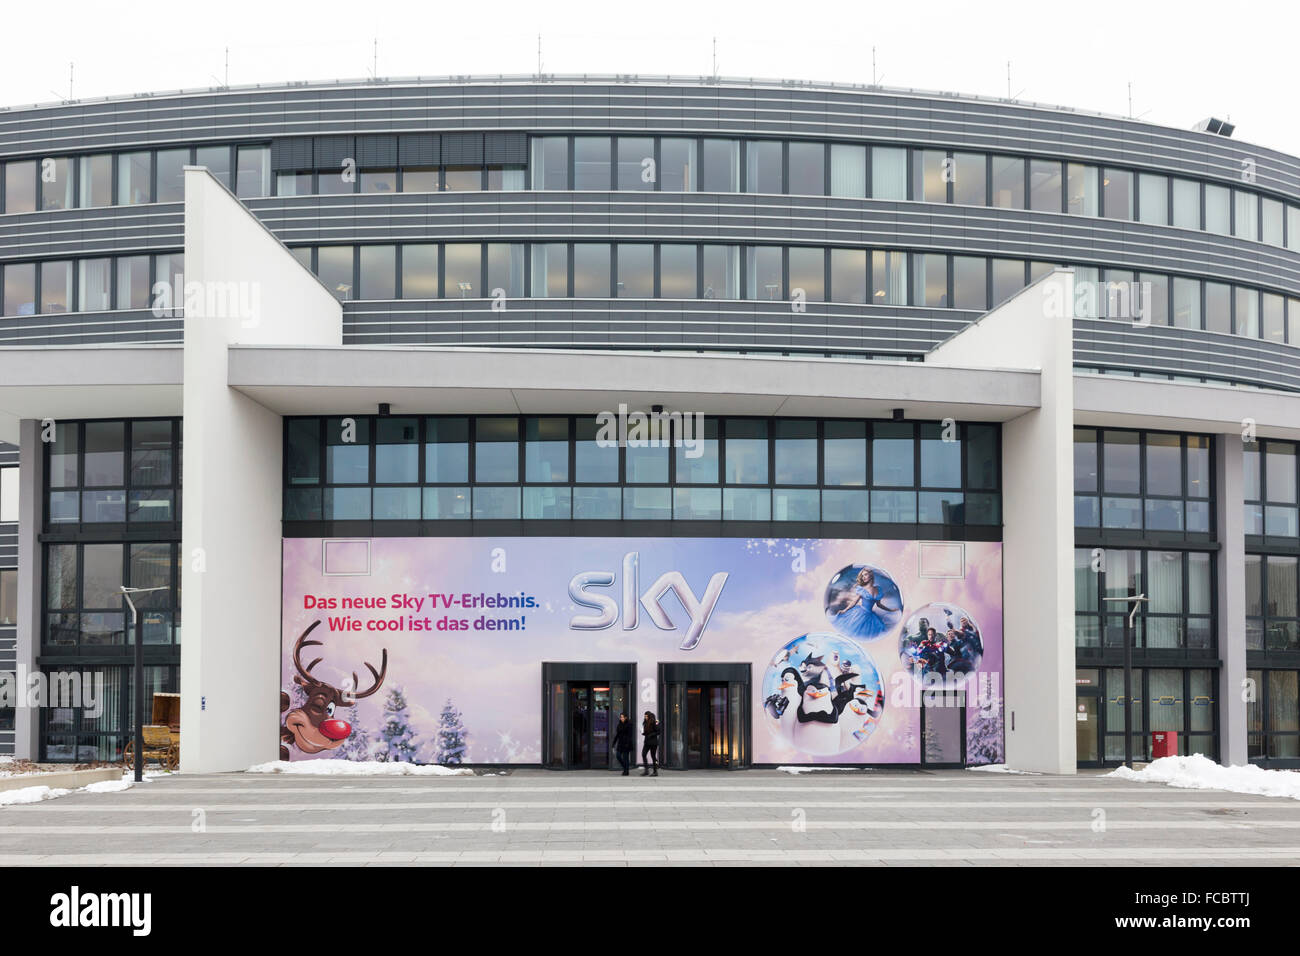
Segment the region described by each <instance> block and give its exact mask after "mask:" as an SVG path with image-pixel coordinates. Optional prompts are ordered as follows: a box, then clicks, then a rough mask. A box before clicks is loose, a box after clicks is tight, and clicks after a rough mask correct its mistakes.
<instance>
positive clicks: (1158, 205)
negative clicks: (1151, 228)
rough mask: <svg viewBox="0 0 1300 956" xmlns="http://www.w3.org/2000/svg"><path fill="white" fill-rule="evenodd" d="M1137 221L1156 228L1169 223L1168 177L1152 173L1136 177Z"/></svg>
mask: <svg viewBox="0 0 1300 956" xmlns="http://www.w3.org/2000/svg"><path fill="white" fill-rule="evenodd" d="M1138 189H1139V190H1140V191H1139V193H1138V219H1140V220H1141V221H1142V222H1149V223H1152V224H1154V225H1157V226H1164V225H1168V223H1169V177H1167V176H1157V175H1155V174H1154V173H1142V174H1140V175H1139V176H1138Z"/></svg>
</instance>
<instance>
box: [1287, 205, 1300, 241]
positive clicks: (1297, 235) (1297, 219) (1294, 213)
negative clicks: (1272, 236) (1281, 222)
mask: <svg viewBox="0 0 1300 956" xmlns="http://www.w3.org/2000/svg"><path fill="white" fill-rule="evenodd" d="M1286 247H1287V248H1288V249H1300V206H1287V207H1286Z"/></svg>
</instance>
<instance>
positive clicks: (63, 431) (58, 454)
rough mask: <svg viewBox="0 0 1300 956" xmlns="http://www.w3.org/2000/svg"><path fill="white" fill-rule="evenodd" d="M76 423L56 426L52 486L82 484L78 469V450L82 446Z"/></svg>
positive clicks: (52, 444) (68, 486) (51, 454)
mask: <svg viewBox="0 0 1300 956" xmlns="http://www.w3.org/2000/svg"><path fill="white" fill-rule="evenodd" d="M79 442H80V439H79V437H78V429H77V426H76V425H70V424H61V425H55V426H54V441H53V443H51V445H50V459H49V461H50V474H49V482H50V487H51V488H75V487H76V486H77V485H78V484H80V483H81V482H80V473H79V472H78V470H77V467H78V466H77V450H78V448H79V447H80V444H79Z"/></svg>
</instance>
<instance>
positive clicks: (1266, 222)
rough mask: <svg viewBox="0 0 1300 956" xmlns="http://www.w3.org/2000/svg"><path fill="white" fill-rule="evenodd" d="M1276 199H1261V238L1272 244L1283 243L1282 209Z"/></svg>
mask: <svg viewBox="0 0 1300 956" xmlns="http://www.w3.org/2000/svg"><path fill="white" fill-rule="evenodd" d="M1283 208H1284V207H1283V206H1282V204H1281V203H1280V202H1278V201H1277V200H1276V199H1268V198H1262V199H1261V200H1260V219H1259V223H1260V238H1261V239H1262V240H1263V241H1264V242H1267V243H1268V244H1269V245H1271V246H1281V245H1282V218H1283V216H1282V210H1283Z"/></svg>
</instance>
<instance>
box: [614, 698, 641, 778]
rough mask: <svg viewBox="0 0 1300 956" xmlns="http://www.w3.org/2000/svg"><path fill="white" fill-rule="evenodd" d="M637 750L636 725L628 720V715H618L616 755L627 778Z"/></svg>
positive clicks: (615, 743)
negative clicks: (633, 755)
mask: <svg viewBox="0 0 1300 956" xmlns="http://www.w3.org/2000/svg"><path fill="white" fill-rule="evenodd" d="M635 750H636V725H635V724H633V723H632V721H630V720H628V719H627V714H619V715H618V725H617V726H616V727H615V728H614V753H615V754H616V755H617V756H618V762H619V764H621V765H622V767H623V776H625V777H626V776H627V772H628V770H629V769H630V768H631V766H632V754H633V752H634V751H635Z"/></svg>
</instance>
